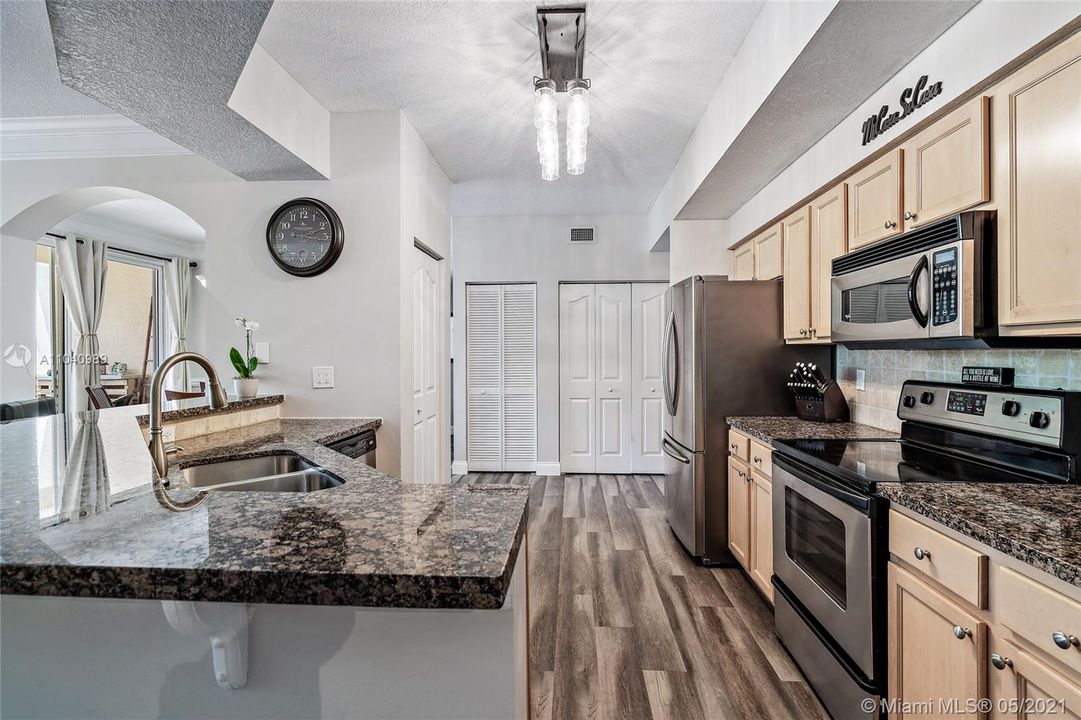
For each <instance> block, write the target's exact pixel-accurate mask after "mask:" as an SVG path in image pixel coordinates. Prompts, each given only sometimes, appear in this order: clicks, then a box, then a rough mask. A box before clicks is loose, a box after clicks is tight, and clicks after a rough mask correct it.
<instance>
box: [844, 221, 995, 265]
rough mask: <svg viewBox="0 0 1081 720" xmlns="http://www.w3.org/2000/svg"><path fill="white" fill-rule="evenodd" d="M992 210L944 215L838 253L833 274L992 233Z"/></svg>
mask: <svg viewBox="0 0 1081 720" xmlns="http://www.w3.org/2000/svg"><path fill="white" fill-rule="evenodd" d="M994 217H995V212H994V211H993V210H972V211H969V212H963V213H960V214H958V215H954V216H952V217H948V218H944V219H942V220H939V221H938V222H934V223H931V224H930V225H926V226H924V227H922V228H918V229H916V230H910V231H908V232H906V233H903V234H901V235H899V236H898V237H896V238H894V239H893V240H887V241H885V242H881V243H878V244H876V245H872V246H871V247H868V248H864V249H863V250H856V251H854V252H850V253H848V254H847V255H842V256H841V257H839V258H836V259H834V261H833V274H834V275H842V274H844V273H848V272H852V271H853V270H860V269H862V268H865V267H870V266H871V265H877V264H879V263H883V262H886V261H888V260H893V259H896V258H899V257H904V256H906V255H912V254H914V253H918V252H920V251H923V250H928V249H930V248H933V247H937V246H939V245H945V244H947V243H951V242H956V241H957V240H964V239H968V238H975V237H989V238H993V237H994V232H993V227H992V226H991V224H990V223H992V222H993V221H994Z"/></svg>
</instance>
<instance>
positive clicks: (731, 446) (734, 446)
mask: <svg viewBox="0 0 1081 720" xmlns="http://www.w3.org/2000/svg"><path fill="white" fill-rule="evenodd" d="M728 447H729V449H731V450H739V443H732V444H731V445H729V446H728Z"/></svg>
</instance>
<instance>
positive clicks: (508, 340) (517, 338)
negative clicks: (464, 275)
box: [502, 284, 537, 472]
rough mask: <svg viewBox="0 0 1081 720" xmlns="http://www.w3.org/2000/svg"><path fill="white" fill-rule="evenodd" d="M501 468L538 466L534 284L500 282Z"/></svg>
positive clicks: (524, 469) (530, 469)
mask: <svg viewBox="0 0 1081 720" xmlns="http://www.w3.org/2000/svg"><path fill="white" fill-rule="evenodd" d="M502 331H503V338H502V348H503V367H502V370H503V470H505V471H507V472H533V471H534V470H536V469H537V286H536V285H533V284H523V285H504V286H503V318H502Z"/></svg>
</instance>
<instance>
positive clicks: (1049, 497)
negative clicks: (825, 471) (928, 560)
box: [878, 482, 1081, 587]
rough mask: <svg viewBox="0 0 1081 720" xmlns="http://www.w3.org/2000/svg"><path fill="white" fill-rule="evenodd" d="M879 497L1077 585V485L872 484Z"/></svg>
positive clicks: (1080, 490) (1080, 564) (1080, 569)
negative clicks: (875, 487)
mask: <svg viewBox="0 0 1081 720" xmlns="http://www.w3.org/2000/svg"><path fill="white" fill-rule="evenodd" d="M878 492H879V494H880V495H883V496H884V497H886V498H888V499H889V501H890V503H892V504H893V505H900V506H902V507H905V508H908V509H909V510H911V511H913V512H915V513H917V514H919V515H923V516H924V517H926V518H928V519H930V520H934V521H935V522H938V523H941V524H942V525H945V526H946V527H948V528H950V529H952V530H956V531H957V532H959V533H961V534H962V535H965V536H967V537H970V538H972V539H973V540H975V541H977V542H980V543H983V544H984V545H988V546H990V547H992V548H994V549H995V550H998V551H999V552H1002V553H1005V554H1006V555H1009V556H1011V557H1014V558H1017V559H1018V560H1021V561H1022V562H1025V563H1028V564H1029V565H1031V566H1032V567H1034V568H1036V569H1037V570H1042V571H1044V572H1046V573H1050V574H1051V575H1054V576H1055V577H1057V578H1059V579H1060V580H1064V581H1065V582H1068V583H1070V584H1072V585H1076V586H1078V587H1081V513H1079V511H1078V508H1081V486H1078V485H1030V484H1013V483H899V482H891V483H878Z"/></svg>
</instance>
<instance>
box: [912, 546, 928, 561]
mask: <svg viewBox="0 0 1081 720" xmlns="http://www.w3.org/2000/svg"><path fill="white" fill-rule="evenodd" d="M912 554H913V555H915V556H916V559H917V560H930V559H931V551H930V550H924V549H923V548H921V547H919V546H917V547H916V549H915V550H913V551H912Z"/></svg>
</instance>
